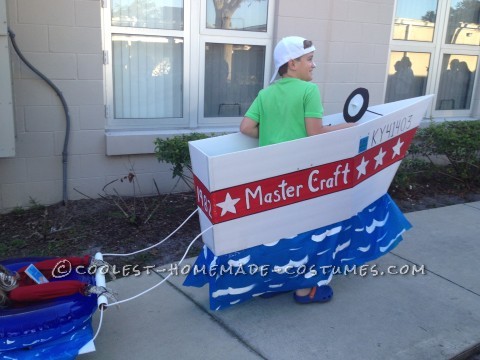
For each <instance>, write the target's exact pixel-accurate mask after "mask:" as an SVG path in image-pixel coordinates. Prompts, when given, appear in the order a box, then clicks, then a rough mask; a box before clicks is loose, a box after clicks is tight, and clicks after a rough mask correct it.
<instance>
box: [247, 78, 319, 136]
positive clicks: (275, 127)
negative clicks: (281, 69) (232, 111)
mask: <svg viewBox="0 0 480 360" xmlns="http://www.w3.org/2000/svg"><path fill="white" fill-rule="evenodd" d="M245 116H246V117H249V118H250V119H252V120H254V121H256V122H258V124H259V125H258V126H259V145H260V146H265V145H271V144H276V143H279V142H284V141H290V140H295V139H300V138H302V137H306V136H307V130H306V129H305V118H306V117H311V118H321V117H322V116H323V106H322V101H321V98H320V91H319V90H318V87H317V85H315V84H313V83H310V82H307V81H303V80H300V79H296V78H282V79H280V80H278V81H276V82H275V83H273V84H272V85H270V86H268V87H267V88H265V89H263V90H261V91H260V92H259V93H258V96H257V98H256V99H255V100H254V101H253V103H252V105H251V106H250V108H249V109H248V111H247V113H246V114H245Z"/></svg>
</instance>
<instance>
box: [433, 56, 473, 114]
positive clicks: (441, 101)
mask: <svg viewBox="0 0 480 360" xmlns="http://www.w3.org/2000/svg"><path fill="white" fill-rule="evenodd" d="M477 61H478V56H472V55H448V54H446V55H444V56H443V63H442V73H441V75H440V85H439V87H438V92H437V105H436V110H460V109H470V103H471V101H472V90H473V82H474V79H475V73H476V71H477Z"/></svg>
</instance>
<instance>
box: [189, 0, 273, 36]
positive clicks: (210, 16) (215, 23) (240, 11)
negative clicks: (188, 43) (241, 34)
mask: <svg viewBox="0 0 480 360" xmlns="http://www.w3.org/2000/svg"><path fill="white" fill-rule="evenodd" d="M196 1H198V0H196ZM267 13H268V0H248V1H243V0H207V24H206V26H207V28H208V29H229V30H244V31H261V32H266V31H267Z"/></svg>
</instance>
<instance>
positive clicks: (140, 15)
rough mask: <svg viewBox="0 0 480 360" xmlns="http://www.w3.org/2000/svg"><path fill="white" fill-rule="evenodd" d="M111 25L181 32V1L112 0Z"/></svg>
mask: <svg viewBox="0 0 480 360" xmlns="http://www.w3.org/2000/svg"><path fill="white" fill-rule="evenodd" d="M112 25H113V26H126V27H135V28H149V29H168V30H183V0H112Z"/></svg>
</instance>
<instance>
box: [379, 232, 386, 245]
mask: <svg viewBox="0 0 480 360" xmlns="http://www.w3.org/2000/svg"><path fill="white" fill-rule="evenodd" d="M387 235H388V233H385V234H383V236H382V237H380V238H378V239H377V243H378V242H380V241H382V240H383V239H385V236H387Z"/></svg>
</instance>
